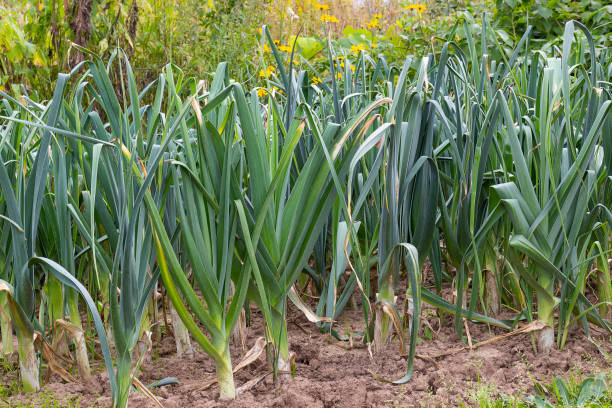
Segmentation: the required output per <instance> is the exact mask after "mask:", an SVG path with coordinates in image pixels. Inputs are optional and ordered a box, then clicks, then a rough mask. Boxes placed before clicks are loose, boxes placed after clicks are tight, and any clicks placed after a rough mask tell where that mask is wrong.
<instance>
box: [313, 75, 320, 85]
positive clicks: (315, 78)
mask: <svg viewBox="0 0 612 408" xmlns="http://www.w3.org/2000/svg"><path fill="white" fill-rule="evenodd" d="M320 82H321V78H319V77H317V76H315V77H312V84H313V85H316V84H318V83H320Z"/></svg>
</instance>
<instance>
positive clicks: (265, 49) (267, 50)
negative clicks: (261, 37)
mask: <svg viewBox="0 0 612 408" xmlns="http://www.w3.org/2000/svg"><path fill="white" fill-rule="evenodd" d="M263 51H264V52H270V47H268V44H264V46H263Z"/></svg>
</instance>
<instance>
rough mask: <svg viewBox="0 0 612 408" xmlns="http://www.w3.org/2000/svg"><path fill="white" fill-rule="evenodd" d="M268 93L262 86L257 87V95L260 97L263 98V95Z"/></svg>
mask: <svg viewBox="0 0 612 408" xmlns="http://www.w3.org/2000/svg"><path fill="white" fill-rule="evenodd" d="M267 94H268V91H266V90H265V89H263V88H259V89H258V90H257V96H259V97H260V98H263V97H264V96H266V95H267Z"/></svg>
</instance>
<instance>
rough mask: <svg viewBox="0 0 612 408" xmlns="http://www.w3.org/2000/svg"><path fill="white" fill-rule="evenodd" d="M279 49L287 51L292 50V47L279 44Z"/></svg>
mask: <svg viewBox="0 0 612 408" xmlns="http://www.w3.org/2000/svg"><path fill="white" fill-rule="evenodd" d="M278 50H279V51H285V52H291V47H289V46H287V45H279V46H278Z"/></svg>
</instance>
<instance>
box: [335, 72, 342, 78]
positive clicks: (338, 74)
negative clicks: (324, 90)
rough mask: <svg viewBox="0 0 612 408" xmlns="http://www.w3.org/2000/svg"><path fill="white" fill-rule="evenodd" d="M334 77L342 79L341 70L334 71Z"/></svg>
mask: <svg viewBox="0 0 612 408" xmlns="http://www.w3.org/2000/svg"><path fill="white" fill-rule="evenodd" d="M336 79H342V72H340V71H337V72H336Z"/></svg>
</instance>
